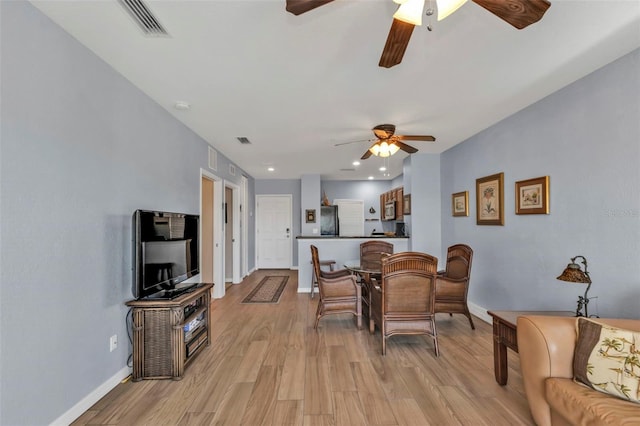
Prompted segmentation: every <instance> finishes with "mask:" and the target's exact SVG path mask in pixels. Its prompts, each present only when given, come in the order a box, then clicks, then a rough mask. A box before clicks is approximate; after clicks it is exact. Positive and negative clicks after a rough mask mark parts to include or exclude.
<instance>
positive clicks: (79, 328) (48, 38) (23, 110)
mask: <svg viewBox="0 0 640 426" xmlns="http://www.w3.org/2000/svg"><path fill="white" fill-rule="evenodd" d="M0 15H1V17H0V19H1V20H0V23H1V25H0V31H1V33H0V35H1V37H0V40H1V43H2V44H1V54H2V61H0V62H1V69H0V71H1V80H0V83H1V87H2V92H1V96H2V98H1V103H2V110H1V115H0V118H1V122H2V126H1V133H0V136H1V139H0V140H1V144H2V145H1V151H0V152H1V157H0V173H1V180H0V182H1V183H0V194H1V197H0V199H1V205H0V236H1V240H0V249H1V250H0V253H1V254H0V263H1V265H0V266H1V267H0V292H1V293H0V311H1V314H0V321H1V324H2V334H1V337H0V361H1V364H2V379H1V385H0V386H1V387H0V390H1V392H0V406H1V413H0V424H3V425H42V424H48V423H50V422H52V421H54V420H55V419H57V418H58V417H60V416H61V415H62V414H64V413H65V412H66V411H68V410H69V409H71V408H72V407H73V406H74V405H75V404H77V403H78V402H79V401H81V400H82V399H83V398H85V397H86V396H87V395H88V394H90V393H91V392H93V391H94V390H96V389H97V388H98V387H99V386H100V385H102V384H103V383H105V382H107V381H108V380H109V379H110V378H112V377H113V376H115V375H117V374H118V373H120V372H121V371H122V370H123V369H125V368H126V365H127V358H128V355H129V353H130V352H131V348H130V346H129V344H128V342H127V331H126V320H125V317H126V313H127V310H126V307H125V305H124V302H125V301H127V300H129V299H131V297H132V296H131V290H130V288H131V275H132V273H131V215H132V213H133V211H134V210H135V209H137V208H144V209H161V210H170V211H178V212H186V213H198V211H199V185H200V183H199V182H200V168H205V169H206V168H207V164H206V159H207V149H208V145H207V144H206V143H205V142H204V141H203V140H202V139H201V138H199V137H198V136H196V135H195V134H194V133H193V132H191V131H190V130H188V129H187V128H186V127H185V126H184V125H182V124H181V123H179V122H178V121H176V120H175V119H174V118H173V117H171V116H170V115H169V114H168V113H167V111H165V110H164V109H163V108H162V107H161V106H160V105H158V104H156V103H155V102H153V101H152V100H150V99H149V98H148V97H147V96H145V95H144V94H143V93H141V92H140V91H139V90H138V89H136V88H135V87H133V86H132V85H131V84H130V83H129V82H128V81H127V80H126V79H124V78H123V77H122V76H120V75H119V74H117V73H116V72H115V71H114V70H113V69H112V68H110V67H109V66H107V65H106V64H105V63H104V62H103V61H102V60H100V59H99V58H97V57H96V56H95V55H94V54H93V53H91V52H90V51H88V50H87V49H86V48H84V47H83V46H81V45H80V44H79V43H78V42H77V41H76V40H74V39H73V38H72V37H71V36H70V35H69V34H67V33H66V32H64V31H62V30H61V29H60V28H59V27H57V26H56V25H55V24H53V23H52V22H51V21H50V20H49V19H48V18H46V17H45V16H43V15H42V14H41V13H40V12H39V11H38V10H37V9H35V8H34V7H33V6H32V5H30V4H29V3H27V2H17V1H16V2H6V1H3V2H0ZM218 160H219V163H218V165H219V171H218V172H217V174H218V175H220V177H222V178H226V179H228V180H234V181H236V182H237V183H239V179H240V175H241V173H242V171H241V170H240V169H238V170H237V176H236V177H232V176H229V175H228V173H227V172H226V170H228V163H229V160H228V159H226V158H225V157H224V156H222V155H221V156H219V158H218ZM249 183H250V187H252V186H253V180H252V179H250V182H249ZM250 197H253V195H252V194H250ZM252 199H253V198H252ZM250 235H253V234H250ZM250 258H253V252H250ZM251 263H253V262H252V261H251ZM113 334H117V335H118V337H119V345H118V348H117V349H116V350H115V351H114V352H111V353H110V352H109V337H110V336H111V335H113Z"/></svg>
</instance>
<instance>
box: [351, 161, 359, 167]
mask: <svg viewBox="0 0 640 426" xmlns="http://www.w3.org/2000/svg"><path fill="white" fill-rule="evenodd" d="M351 164H353V165H354V166H359V165H360V162H359V161H354V162H353V163H351Z"/></svg>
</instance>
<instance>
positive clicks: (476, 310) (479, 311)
mask: <svg viewBox="0 0 640 426" xmlns="http://www.w3.org/2000/svg"><path fill="white" fill-rule="evenodd" d="M467 306H469V312H471V315H474V316H476V317H478V318H480V319H481V320H482V321H484V322H486V323H489V324H493V318H491V315H489V314H488V313H487V310H486V309H485V308H483V307H482V306H478V305H476V304H473V303H471V302H468V301H467Z"/></svg>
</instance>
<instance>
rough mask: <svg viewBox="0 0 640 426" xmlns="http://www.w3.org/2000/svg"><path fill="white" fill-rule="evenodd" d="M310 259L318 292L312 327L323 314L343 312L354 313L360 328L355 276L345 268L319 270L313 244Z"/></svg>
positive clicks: (360, 319)
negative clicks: (316, 279) (314, 319)
mask: <svg viewBox="0 0 640 426" xmlns="http://www.w3.org/2000/svg"><path fill="white" fill-rule="evenodd" d="M311 261H312V262H313V269H314V271H315V274H316V277H317V278H318V293H319V294H320V300H318V309H317V310H316V321H315V324H314V326H313V328H314V329H316V330H317V329H318V322H319V321H320V318H322V317H323V316H325V315H328V314H343V313H351V314H353V315H355V317H356V320H357V324H358V328H362V299H361V289H360V286H359V285H358V284H357V283H356V277H355V276H354V275H352V274H351V272H349V271H348V270H346V269H342V270H338V271H323V270H321V269H320V258H319V256H318V248H317V247H316V246H314V245H312V246H311Z"/></svg>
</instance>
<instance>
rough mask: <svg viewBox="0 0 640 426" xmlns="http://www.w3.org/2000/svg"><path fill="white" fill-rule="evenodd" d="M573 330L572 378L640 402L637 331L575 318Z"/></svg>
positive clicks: (639, 339)
mask: <svg viewBox="0 0 640 426" xmlns="http://www.w3.org/2000/svg"><path fill="white" fill-rule="evenodd" d="M577 333H578V340H577V343H576V349H575V352H574V358H573V373H574V380H575V381H576V382H579V383H584V384H585V385H587V386H589V387H591V388H593V389H595V390H597V391H600V392H604V393H608V394H610V395H613V396H616V397H618V398H622V399H626V400H628V401H632V402H635V403H640V332H636V331H631V330H624V329H621V328H616V327H612V326H609V325H604V324H600V323H598V322H597V321H594V320H591V319H588V318H579V319H578V322H577ZM636 348H637V349H636Z"/></svg>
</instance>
